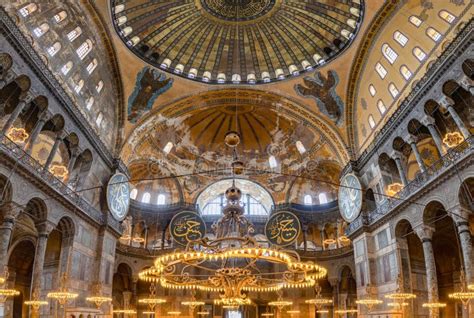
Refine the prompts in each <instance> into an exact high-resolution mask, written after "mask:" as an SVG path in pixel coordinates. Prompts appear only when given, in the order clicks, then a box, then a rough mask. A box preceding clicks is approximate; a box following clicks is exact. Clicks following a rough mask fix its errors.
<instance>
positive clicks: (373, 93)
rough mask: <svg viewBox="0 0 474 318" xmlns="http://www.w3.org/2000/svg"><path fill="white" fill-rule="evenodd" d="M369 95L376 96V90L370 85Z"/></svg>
mask: <svg viewBox="0 0 474 318" xmlns="http://www.w3.org/2000/svg"><path fill="white" fill-rule="evenodd" d="M369 93H370V95H372V97H373V96H375V94H377V90H376V89H375V87H374V85H372V84H370V85H369Z"/></svg>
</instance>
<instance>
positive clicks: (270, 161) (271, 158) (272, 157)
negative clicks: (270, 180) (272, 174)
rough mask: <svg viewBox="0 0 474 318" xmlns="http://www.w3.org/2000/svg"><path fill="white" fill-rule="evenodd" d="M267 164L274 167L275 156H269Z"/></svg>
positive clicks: (275, 162)
mask: <svg viewBox="0 0 474 318" xmlns="http://www.w3.org/2000/svg"><path fill="white" fill-rule="evenodd" d="M268 164H269V165H270V168H276V167H277V166H278V163H277V160H276V158H275V156H270V157H269V158H268Z"/></svg>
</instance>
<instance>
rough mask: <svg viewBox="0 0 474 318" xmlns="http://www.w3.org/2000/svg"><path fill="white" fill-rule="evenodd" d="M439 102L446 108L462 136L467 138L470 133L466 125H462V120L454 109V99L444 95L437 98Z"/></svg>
mask: <svg viewBox="0 0 474 318" xmlns="http://www.w3.org/2000/svg"><path fill="white" fill-rule="evenodd" d="M439 103H440V105H442V106H444V107H446V109H447V110H448V112H449V114H450V115H451V117H452V118H453V120H454V122H455V123H456V126H457V127H458V128H459V131H460V132H461V133H462V135H463V136H464V138H466V139H467V138H469V136H471V133H470V132H469V130H468V129H467V128H466V125H464V122H463V121H462V119H461V117H459V115H458V113H457V112H456V110H455V109H454V107H453V106H454V101H453V100H452V99H451V98H449V97H447V96H444V97H442V98H441V99H440V100H439Z"/></svg>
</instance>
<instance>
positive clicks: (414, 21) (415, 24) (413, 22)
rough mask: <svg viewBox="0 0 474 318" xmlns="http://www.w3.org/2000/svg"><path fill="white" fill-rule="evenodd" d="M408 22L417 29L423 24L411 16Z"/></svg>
mask: <svg viewBox="0 0 474 318" xmlns="http://www.w3.org/2000/svg"><path fill="white" fill-rule="evenodd" d="M408 20H409V21H410V23H411V24H413V25H414V26H416V27H417V28H418V27H419V26H420V25H421V24H422V23H423V21H422V20H421V19H420V18H419V17H417V16H416V15H412V16H411V17H410V18H409V19H408Z"/></svg>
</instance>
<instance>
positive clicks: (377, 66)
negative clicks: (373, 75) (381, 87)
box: [375, 63, 387, 79]
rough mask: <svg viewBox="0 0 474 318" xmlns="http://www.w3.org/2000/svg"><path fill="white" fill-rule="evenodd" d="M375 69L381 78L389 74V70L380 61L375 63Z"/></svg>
mask: <svg viewBox="0 0 474 318" xmlns="http://www.w3.org/2000/svg"><path fill="white" fill-rule="evenodd" d="M375 71H376V72H377V74H379V76H380V78H381V79H384V78H385V77H386V76H387V70H386V69H385V67H383V65H382V64H380V63H377V64H375Z"/></svg>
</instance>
